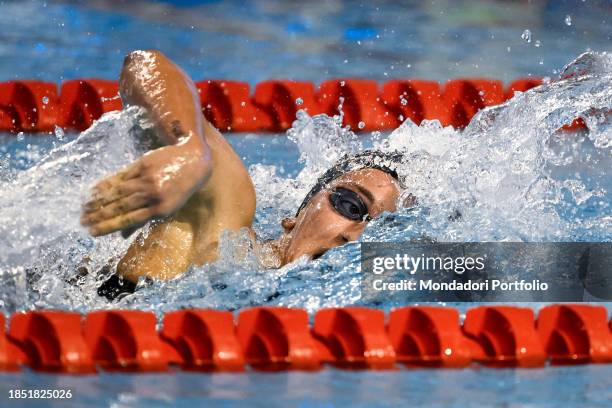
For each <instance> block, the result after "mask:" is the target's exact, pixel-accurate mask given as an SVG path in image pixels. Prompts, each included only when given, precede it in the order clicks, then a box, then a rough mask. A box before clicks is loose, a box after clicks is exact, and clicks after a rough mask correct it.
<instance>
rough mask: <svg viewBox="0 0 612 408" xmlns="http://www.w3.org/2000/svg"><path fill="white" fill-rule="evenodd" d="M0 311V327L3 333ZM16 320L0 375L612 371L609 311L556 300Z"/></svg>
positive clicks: (0, 343)
mask: <svg viewBox="0 0 612 408" xmlns="http://www.w3.org/2000/svg"><path fill="white" fill-rule="evenodd" d="M4 323H5V322H4V316H3V315H2V314H0V327H2V328H4ZM156 323H157V321H156V318H155V315H154V314H153V313H152V312H144V311H135V310H110V311H107V310H105V311H96V312H90V313H88V314H86V315H85V316H81V315H80V314H78V313H73V312H60V311H32V312H26V313H15V314H13V316H12V317H11V320H10V327H9V329H8V331H7V332H6V333H5V332H4V330H2V331H0V371H14V370H18V369H19V368H20V366H24V365H27V366H29V367H31V368H32V369H34V370H37V371H50V372H65V373H93V372H96V371H100V370H105V371H109V370H110V371H135V372H149V371H166V370H169V369H176V368H180V369H184V370H197V371H242V370H244V369H245V368H246V367H247V366H250V367H252V368H254V369H256V370H266V371H270V370H317V369H320V368H322V367H323V366H324V365H325V364H329V365H333V366H336V367H341V368H348V369H395V368H398V367H400V366H404V367H441V368H447V367H449V368H452V367H467V366H471V365H475V364H480V365H484V366H489V367H542V366H544V365H545V364H547V363H550V364H586V363H612V321H610V323H608V314H607V309H606V308H605V307H603V306H595V305H587V304H558V305H551V306H547V307H545V308H543V309H542V310H540V312H539V314H538V316H537V318H536V316H535V314H534V312H533V310H532V309H530V308H522V307H516V306H480V307H476V308H472V309H470V310H468V311H467V314H466V317H465V320H464V322H463V324H461V322H460V319H459V312H458V311H457V310H455V309H453V308H445V307H433V306H408V307H402V308H398V309H394V310H392V311H391V312H390V313H389V315H388V317H387V318H385V313H384V312H383V311H382V310H378V309H371V308H365V307H346V308H330V309H322V310H319V311H318V312H316V313H315V315H314V322H313V324H312V326H311V325H309V319H308V314H307V312H306V311H305V310H302V309H291V308H283V307H255V308H249V309H243V310H241V311H240V312H239V313H238V316H237V318H236V319H234V316H233V315H232V313H230V312H225V311H218V310H210V309H193V310H181V311H176V312H170V313H167V314H166V315H165V316H164V318H163V325H162V326H163V328H162V329H161V330H159V331H158V330H157V328H156Z"/></svg>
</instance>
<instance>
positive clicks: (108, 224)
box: [89, 208, 153, 237]
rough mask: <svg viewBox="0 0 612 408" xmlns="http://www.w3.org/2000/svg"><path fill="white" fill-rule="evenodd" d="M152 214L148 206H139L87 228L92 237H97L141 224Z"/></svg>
mask: <svg viewBox="0 0 612 408" xmlns="http://www.w3.org/2000/svg"><path fill="white" fill-rule="evenodd" d="M152 216H153V211H152V210H151V209H150V208H140V209H138V210H136V211H132V212H130V213H127V214H124V215H121V216H119V217H115V218H112V219H110V220H105V221H102V222H100V223H98V224H95V225H93V226H91V227H90V228H89V233H90V234H91V235H93V236H94V237H99V236H101V235H106V234H110V233H111V232H115V231H121V230H124V229H127V228H129V227H133V226H136V225H143V224H144V223H145V222H147V221H148V220H149V219H150V218H151V217H152Z"/></svg>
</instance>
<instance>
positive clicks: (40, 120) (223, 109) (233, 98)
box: [0, 78, 541, 133]
mask: <svg viewBox="0 0 612 408" xmlns="http://www.w3.org/2000/svg"><path fill="white" fill-rule="evenodd" d="M540 83H541V80H540V79H536V78H522V79H517V80H515V81H513V82H512V83H510V84H508V86H506V87H505V88H504V86H503V84H502V82H501V81H497V80H492V79H483V78H466V79H454V80H450V81H447V82H446V83H443V84H440V83H438V82H434V81H422V80H412V79H406V80H392V81H388V82H386V83H384V84H382V86H379V84H378V83H377V82H375V81H371V80H365V79H354V78H340V79H335V80H330V81H325V82H323V83H321V84H320V85H319V86H318V87H316V86H315V84H313V83H311V82H305V81H284V80H269V81H264V82H261V83H259V84H257V85H256V86H255V89H254V91H253V92H252V93H251V90H250V88H249V84H248V83H246V82H238V81H227V80H207V81H200V82H197V83H196V86H197V88H198V92H199V93H200V101H201V103H202V110H203V113H204V115H205V116H206V117H207V118H208V120H210V121H211V122H212V124H213V125H215V126H216V127H217V128H218V129H220V130H221V131H234V132H255V131H257V132H281V131H284V130H287V129H288V128H289V127H290V126H291V123H292V122H293V121H294V120H295V114H296V112H297V110H299V109H304V110H306V111H307V112H308V113H309V114H311V115H314V114H318V113H326V114H328V115H335V114H338V105H339V104H340V100H343V103H342V110H343V112H344V124H345V125H350V126H351V128H352V129H353V130H355V131H360V130H364V131H372V130H389V129H394V128H396V127H397V126H398V125H399V124H400V123H401V122H403V121H404V120H405V119H407V118H410V119H411V120H412V121H414V122H415V123H417V124H420V123H421V121H422V120H424V119H438V120H440V122H441V123H442V125H444V126H449V125H451V126H453V127H456V128H462V127H464V126H466V125H467V124H468V123H469V121H470V119H471V118H472V116H473V115H474V114H475V113H476V112H478V111H479V110H480V109H482V108H484V107H486V106H492V105H496V104H499V103H502V102H504V101H505V100H507V99H509V98H511V97H512V96H513V95H514V92H515V91H527V90H529V89H531V88H533V87H535V86H538V85H539V84H540ZM118 109H121V99H120V98H119V95H118V85H117V82H116V81H108V80H101V79H76V80H69V81H64V82H62V84H61V87H60V89H59V90H58V88H57V85H56V84H54V83H50V82H41V81H30V80H23V81H8V82H0V131H10V132H14V133H17V132H49V131H52V130H53V129H54V127H55V126H56V125H57V126H61V127H63V128H65V129H70V130H78V131H82V130H84V129H87V128H88V127H89V126H91V124H92V123H93V121H94V120H96V119H98V118H99V117H100V116H102V114H103V113H105V112H110V111H113V110H118Z"/></svg>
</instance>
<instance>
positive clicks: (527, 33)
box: [521, 30, 531, 44]
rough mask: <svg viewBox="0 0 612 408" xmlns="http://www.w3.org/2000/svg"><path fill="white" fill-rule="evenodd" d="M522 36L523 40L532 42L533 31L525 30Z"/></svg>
mask: <svg viewBox="0 0 612 408" xmlns="http://www.w3.org/2000/svg"><path fill="white" fill-rule="evenodd" d="M521 38H522V39H523V41H525V42H526V43H528V44H529V43H530V42H531V31H529V30H525V31H523V34H521Z"/></svg>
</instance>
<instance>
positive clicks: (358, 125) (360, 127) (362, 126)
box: [357, 122, 365, 129]
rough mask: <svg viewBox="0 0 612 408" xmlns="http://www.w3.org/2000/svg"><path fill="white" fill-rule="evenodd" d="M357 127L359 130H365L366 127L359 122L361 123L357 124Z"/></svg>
mask: <svg viewBox="0 0 612 408" xmlns="http://www.w3.org/2000/svg"><path fill="white" fill-rule="evenodd" d="M357 127H358V128H359V129H363V128H364V127H365V123H364V122H359V123H358V124H357Z"/></svg>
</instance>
